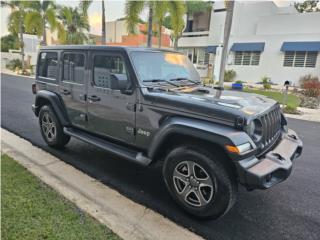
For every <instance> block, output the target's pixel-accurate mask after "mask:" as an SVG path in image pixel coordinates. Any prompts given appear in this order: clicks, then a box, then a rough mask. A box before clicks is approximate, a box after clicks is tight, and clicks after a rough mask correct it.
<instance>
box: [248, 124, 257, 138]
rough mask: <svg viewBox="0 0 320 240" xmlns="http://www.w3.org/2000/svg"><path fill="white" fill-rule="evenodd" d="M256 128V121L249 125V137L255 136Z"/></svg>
mask: <svg viewBox="0 0 320 240" xmlns="http://www.w3.org/2000/svg"><path fill="white" fill-rule="evenodd" d="M255 128H256V126H255V123H254V121H251V122H250V124H249V125H248V134H249V136H252V135H253V134H254V130H255Z"/></svg>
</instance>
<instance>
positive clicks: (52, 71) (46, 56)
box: [38, 52, 58, 80]
mask: <svg viewBox="0 0 320 240" xmlns="http://www.w3.org/2000/svg"><path fill="white" fill-rule="evenodd" d="M57 74H58V53H56V52H42V53H40V59H39V63H38V75H39V76H40V77H45V78H51V79H53V80H55V79H56V78H57Z"/></svg>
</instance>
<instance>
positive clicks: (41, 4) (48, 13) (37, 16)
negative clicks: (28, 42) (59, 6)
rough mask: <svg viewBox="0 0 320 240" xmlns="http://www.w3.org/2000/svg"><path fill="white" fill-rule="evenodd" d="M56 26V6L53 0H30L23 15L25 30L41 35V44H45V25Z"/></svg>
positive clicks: (52, 29) (51, 28)
mask: <svg viewBox="0 0 320 240" xmlns="http://www.w3.org/2000/svg"><path fill="white" fill-rule="evenodd" d="M48 24H49V26H50V30H51V31H54V30H55V28H56V27H57V19H56V7H55V4H54V2H53V1H39V0H38V1H31V2H30V5H29V7H28V11H27V13H26V17H25V25H26V30H27V31H30V32H33V33H35V34H36V35H38V36H41V35H42V45H47V32H46V29H47V27H48V26H47V25H48Z"/></svg>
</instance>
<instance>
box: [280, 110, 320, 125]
mask: <svg viewBox="0 0 320 240" xmlns="http://www.w3.org/2000/svg"><path fill="white" fill-rule="evenodd" d="M298 110H299V111H301V112H302V115H296V114H285V116H286V117H289V118H295V119H300V120H306V121H313V122H320V109H310V108H301V107H298Z"/></svg>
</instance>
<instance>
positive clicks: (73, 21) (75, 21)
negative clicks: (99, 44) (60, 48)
mask: <svg viewBox="0 0 320 240" xmlns="http://www.w3.org/2000/svg"><path fill="white" fill-rule="evenodd" d="M80 6H81V5H80ZM58 19H59V22H58V24H57V29H58V38H59V41H60V42H61V43H63V44H83V43H86V42H87V41H88V36H87V34H88V32H89V30H90V25H89V21H88V15H87V13H86V12H85V11H84V10H83V9H82V8H81V7H74V8H72V7H61V8H60V10H59V13H58Z"/></svg>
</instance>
